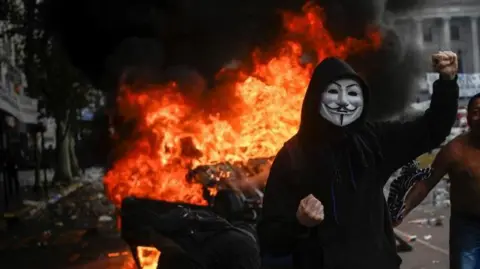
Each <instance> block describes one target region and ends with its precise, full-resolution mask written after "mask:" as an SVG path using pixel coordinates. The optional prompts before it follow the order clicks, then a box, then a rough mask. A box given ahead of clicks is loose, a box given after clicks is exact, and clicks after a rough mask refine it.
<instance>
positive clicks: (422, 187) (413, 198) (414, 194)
mask: <svg viewBox="0 0 480 269" xmlns="http://www.w3.org/2000/svg"><path fill="white" fill-rule="evenodd" d="M432 188H433V186H429V184H427V182H426V181H421V182H418V183H417V184H415V186H413V187H412V190H410V192H409V193H408V194H407V197H406V198H405V212H404V214H403V215H404V216H406V215H407V214H408V213H410V212H411V211H412V210H413V209H414V208H415V207H417V206H418V205H419V204H420V203H421V202H422V201H423V200H425V197H427V195H428V193H429V192H430V190H431V189H432Z"/></svg>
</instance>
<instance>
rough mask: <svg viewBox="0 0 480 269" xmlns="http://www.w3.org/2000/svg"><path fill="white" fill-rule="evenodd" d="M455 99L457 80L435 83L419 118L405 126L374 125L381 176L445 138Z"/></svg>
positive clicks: (388, 123)
mask: <svg viewBox="0 0 480 269" xmlns="http://www.w3.org/2000/svg"><path fill="white" fill-rule="evenodd" d="M458 95H459V89H458V84H457V78H455V79H454V80H442V79H439V80H437V81H435V82H434V83H433V94H432V99H431V102H430V108H429V109H427V111H426V112H425V113H424V115H423V116H421V117H419V118H417V119H415V120H413V121H409V122H399V121H397V122H383V123H377V124H375V127H374V128H375V130H376V131H375V133H376V134H377V136H378V137H379V138H380V148H381V151H382V154H383V157H384V163H383V164H384V167H383V169H382V170H383V171H382V172H386V173H390V174H391V173H393V172H394V171H395V170H397V169H398V168H400V167H401V166H402V165H405V164H406V163H408V162H409V161H411V160H413V159H415V158H417V157H418V156H420V155H422V154H423V153H425V152H428V151H430V150H432V149H435V148H436V147H438V146H439V145H440V144H441V143H442V142H443V141H444V140H445V138H447V136H448V135H449V134H450V130H451V128H452V126H453V124H454V123H455V119H456V116H457V110H458ZM387 179H388V177H387Z"/></svg>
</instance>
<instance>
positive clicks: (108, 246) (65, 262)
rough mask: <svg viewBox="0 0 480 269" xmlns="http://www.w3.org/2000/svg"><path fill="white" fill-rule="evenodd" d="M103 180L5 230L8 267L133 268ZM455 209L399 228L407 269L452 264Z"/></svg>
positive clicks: (430, 211) (1, 245)
mask: <svg viewBox="0 0 480 269" xmlns="http://www.w3.org/2000/svg"><path fill="white" fill-rule="evenodd" d="M102 192H103V190H102V185H101V183H99V184H90V185H87V186H86V187H84V188H82V189H80V190H78V191H77V192H75V193H73V194H71V195H70V196H69V197H67V198H65V199H64V200H62V201H60V202H59V203H58V204H57V205H55V206H54V207H52V208H49V209H48V211H47V212H46V213H45V214H44V215H43V216H41V217H38V218H35V219H31V220H27V221H23V222H20V223H18V224H16V225H14V226H13V227H14V228H13V229H12V230H9V231H8V232H3V233H0V261H1V264H0V268H2V269H10V268H12V269H19V268H21V269H43V268H45V269H56V268H58V269H107V268H109V269H110V268H111V269H127V268H128V267H125V266H124V264H125V263H126V262H127V261H128V260H129V259H131V257H130V255H129V252H128V248H127V246H126V244H125V243H124V242H123V241H122V240H121V239H120V237H119V234H118V232H116V229H115V220H114V219H110V220H109V219H108V217H112V216H113V212H114V211H113V209H112V206H111V205H110V204H109V203H108V201H107V200H106V198H105V197H104V196H103V195H102ZM448 213H449V208H445V207H443V208H435V207H433V206H430V205H426V206H422V207H420V208H418V209H417V210H416V211H414V212H412V213H411V215H410V216H409V217H408V218H407V219H406V221H404V223H403V224H402V225H400V226H399V227H398V232H399V234H401V235H403V236H405V237H409V236H411V235H416V236H417V240H416V241H415V242H413V243H412V244H413V246H414V250H413V251H412V252H408V253H402V254H401V256H402V258H403V260H404V262H403V266H402V268H404V269H433V268H435V269H447V268H448V215H449V214H448ZM441 215H443V216H444V217H445V221H444V225H443V226H438V227H431V226H428V225H418V224H410V223H408V221H410V220H413V219H422V218H431V217H439V216H441ZM100 218H104V219H105V218H106V219H107V220H106V221H100Z"/></svg>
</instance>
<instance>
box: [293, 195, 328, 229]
mask: <svg viewBox="0 0 480 269" xmlns="http://www.w3.org/2000/svg"><path fill="white" fill-rule="evenodd" d="M324 218H325V215H324V213H323V205H322V203H321V202H320V201H319V200H318V199H317V198H315V196H313V195H312V194H310V195H308V196H307V197H305V198H303V199H302V200H301V201H300V204H299V205H298V209H297V220H298V222H299V223H300V224H302V225H303V226H306V227H314V226H316V225H318V224H320V223H321V222H322V221H323V219H324Z"/></svg>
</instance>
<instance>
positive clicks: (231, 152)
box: [105, 4, 380, 206]
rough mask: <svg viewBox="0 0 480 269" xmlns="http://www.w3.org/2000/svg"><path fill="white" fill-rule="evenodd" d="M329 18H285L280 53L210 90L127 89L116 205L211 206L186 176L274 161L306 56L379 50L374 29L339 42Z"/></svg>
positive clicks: (228, 75)
mask: <svg viewBox="0 0 480 269" xmlns="http://www.w3.org/2000/svg"><path fill="white" fill-rule="evenodd" d="M323 16H324V15H323V10H322V9H321V8H320V7H318V6H316V5H312V4H307V5H305V7H304V13H303V14H301V15H299V14H294V13H285V15H284V25H285V29H286V32H287V33H286V35H285V36H284V39H283V41H281V42H280V43H279V44H280V46H279V48H278V50H276V53H275V54H272V53H271V52H268V53H267V52H263V51H256V52H254V53H253V55H252V61H253V63H254V67H253V69H249V68H240V69H238V70H235V71H221V72H220V73H219V74H218V80H219V84H218V85H217V87H216V88H215V89H213V90H210V91H208V92H200V93H197V94H195V95H193V96H190V95H186V94H185V93H184V91H183V89H182V88H180V87H179V84H178V83H169V84H165V85H149V86H146V87H141V88H139V86H138V84H133V85H123V87H122V89H121V90H120V93H119V96H118V98H117V106H118V107H117V113H118V116H119V117H120V118H122V119H123V120H122V122H124V123H125V122H132V121H134V122H135V124H133V125H130V126H131V128H133V131H132V130H130V132H131V135H129V136H128V137H129V139H125V138H124V137H122V138H121V139H119V140H118V141H117V145H118V148H117V149H118V151H117V154H118V156H120V158H119V159H118V160H117V161H116V162H115V163H114V165H113V168H112V169H111V170H110V171H109V172H108V173H107V175H106V177H105V185H106V189H107V193H108V196H109V197H110V198H111V200H112V201H113V202H114V203H115V204H116V205H117V206H120V204H121V202H122V200H123V199H124V198H126V197H130V196H134V197H142V198H149V199H157V200H164V201H168V202H186V203H189V204H197V205H207V204H208V203H207V201H206V200H205V197H204V187H203V186H202V185H201V184H195V183H193V184H192V183H191V182H189V181H188V180H187V179H186V178H185V175H187V174H188V173H189V171H190V170H192V169H195V168H196V167H198V166H201V165H205V164H212V163H213V164H214V163H239V162H240V163H241V162H244V161H245V160H253V159H256V158H264V157H269V156H274V155H275V154H276V152H277V151H278V150H279V149H280V147H281V146H282V145H283V143H284V141H286V140H287V139H288V138H290V137H291V136H292V135H293V134H295V132H296V131H297V128H298V123H299V119H300V117H299V113H300V107H301V105H302V100H303V96H304V93H305V90H306V86H307V84H308V81H309V78H310V76H311V72H312V69H313V64H311V63H310V64H301V62H300V61H301V57H302V55H304V52H305V51H307V50H308V51H314V52H315V53H314V55H315V59H316V61H320V60H322V59H324V58H325V57H328V56H336V57H339V58H345V57H347V56H348V55H350V54H352V53H353V54H355V53H362V52H364V51H369V50H374V49H377V48H378V47H379V46H380V36H379V33H378V32H374V31H370V32H368V33H367V38H366V39H365V40H359V39H354V38H347V39H345V40H343V41H341V42H336V41H334V40H333V38H332V37H331V36H330V34H329V33H328V31H327V30H326V29H325V27H324V23H323V22H324V17H323ZM303 44H305V45H303ZM302 45H303V46H302ZM132 126H133V127H132ZM227 170H228V169H227ZM200 181H202V180H200ZM230 182H232V181H230Z"/></svg>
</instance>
